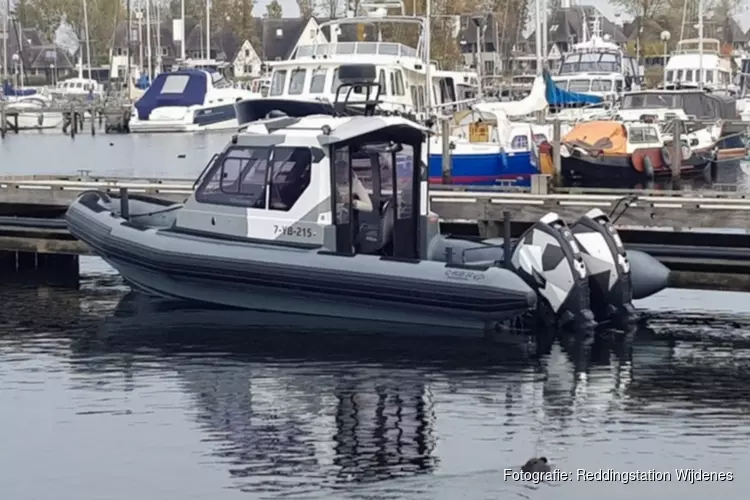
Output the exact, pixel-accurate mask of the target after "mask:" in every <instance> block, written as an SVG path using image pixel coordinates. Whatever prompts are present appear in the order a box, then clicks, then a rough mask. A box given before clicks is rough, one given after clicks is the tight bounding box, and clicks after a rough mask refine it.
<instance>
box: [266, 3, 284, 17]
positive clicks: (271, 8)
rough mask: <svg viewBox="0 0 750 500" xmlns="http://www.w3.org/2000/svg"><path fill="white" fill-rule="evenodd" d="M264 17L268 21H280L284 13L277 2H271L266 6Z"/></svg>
mask: <svg viewBox="0 0 750 500" xmlns="http://www.w3.org/2000/svg"><path fill="white" fill-rule="evenodd" d="M266 16H267V17H268V18H269V19H281V18H282V17H284V11H283V10H282V8H281V4H280V3H279V0H272V1H271V3H269V4H268V5H266Z"/></svg>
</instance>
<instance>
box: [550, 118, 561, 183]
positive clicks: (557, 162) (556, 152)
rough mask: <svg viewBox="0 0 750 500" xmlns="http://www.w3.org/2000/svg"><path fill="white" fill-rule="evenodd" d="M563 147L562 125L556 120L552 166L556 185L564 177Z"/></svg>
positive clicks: (553, 132) (554, 124) (553, 130)
mask: <svg viewBox="0 0 750 500" xmlns="http://www.w3.org/2000/svg"><path fill="white" fill-rule="evenodd" d="M561 147H562V123H561V122H560V120H555V121H554V123H553V124H552V164H553V165H554V167H555V173H554V180H555V184H556V185H559V184H560V183H559V182H557V181H558V180H559V178H560V176H561V175H562V156H561V154H560V151H561V149H560V148H561Z"/></svg>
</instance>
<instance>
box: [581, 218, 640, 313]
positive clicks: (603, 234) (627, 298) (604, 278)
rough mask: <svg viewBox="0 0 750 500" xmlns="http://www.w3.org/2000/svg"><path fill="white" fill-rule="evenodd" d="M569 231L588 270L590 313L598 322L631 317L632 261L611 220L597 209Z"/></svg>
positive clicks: (632, 309)
mask: <svg viewBox="0 0 750 500" xmlns="http://www.w3.org/2000/svg"><path fill="white" fill-rule="evenodd" d="M570 230H571V231H572V232H573V235H574V236H575V239H576V241H577V242H578V246H579V247H580V250H581V254H582V255H583V261H584V262H585V263H586V268H587V269H588V274H589V290H590V293H591V310H592V311H593V312H594V317H595V318H596V320H597V321H598V322H602V321H607V320H610V319H615V318H620V319H626V318H629V317H632V316H633V314H634V313H635V308H634V307H633V302H632V301H633V285H632V281H631V278H630V262H629V261H628V255H627V252H626V251H625V246H624V245H623V244H622V240H621V239H620V235H619V234H618V233H617V229H615V226H614V225H613V224H612V223H611V222H610V220H609V217H607V215H606V214H604V212H602V211H601V210H599V209H598V208H595V209H593V210H590V211H589V212H588V213H587V214H586V215H584V216H583V217H581V218H580V219H578V220H577V221H576V222H575V223H574V224H573V225H572V226H570Z"/></svg>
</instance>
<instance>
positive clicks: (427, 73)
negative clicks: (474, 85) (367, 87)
mask: <svg viewBox="0 0 750 500" xmlns="http://www.w3.org/2000/svg"><path fill="white" fill-rule="evenodd" d="M431 15H432V1H431V0H426V3H425V15H424V16H425V19H424V31H425V33H424V37H425V39H424V51H425V59H426V60H427V61H426V64H425V67H424V78H425V80H427V88H426V90H427V93H426V94H425V107H426V108H427V112H428V113H429V112H430V111H431V109H432V71H431V67H430V66H431V64H432V60H431V58H430V49H431V48H432V47H431V38H432V33H430V32H431V31H432V23H431V22H430V16H431ZM480 85H481V82H480ZM444 140H447V138H444Z"/></svg>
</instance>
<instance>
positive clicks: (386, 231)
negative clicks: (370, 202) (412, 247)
mask: <svg viewBox="0 0 750 500" xmlns="http://www.w3.org/2000/svg"><path fill="white" fill-rule="evenodd" d="M358 216H359V232H358V233H357V239H356V240H355V242H354V245H355V248H356V249H357V253H363V254H376V253H378V252H380V251H381V250H382V249H383V248H384V247H385V246H386V245H387V244H388V243H390V241H391V239H392V238H393V222H394V221H393V217H394V211H393V200H387V201H386V202H385V203H384V204H383V208H382V209H381V210H373V211H372V212H359V214H358Z"/></svg>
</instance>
